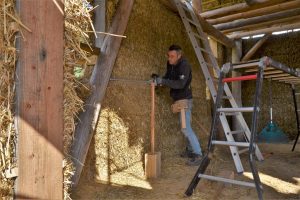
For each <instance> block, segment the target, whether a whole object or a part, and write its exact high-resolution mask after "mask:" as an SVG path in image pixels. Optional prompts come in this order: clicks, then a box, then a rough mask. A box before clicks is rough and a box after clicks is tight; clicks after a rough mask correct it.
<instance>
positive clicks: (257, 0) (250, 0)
mask: <svg viewBox="0 0 300 200" xmlns="http://www.w3.org/2000/svg"><path fill="white" fill-rule="evenodd" d="M245 1H246V3H247V5H249V6H252V5H254V4H257V3H264V2H265V0H245Z"/></svg>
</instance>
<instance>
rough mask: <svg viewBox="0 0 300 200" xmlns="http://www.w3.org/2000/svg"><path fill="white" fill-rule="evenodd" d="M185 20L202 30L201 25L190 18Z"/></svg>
mask: <svg viewBox="0 0 300 200" xmlns="http://www.w3.org/2000/svg"><path fill="white" fill-rule="evenodd" d="M185 20H186V21H188V22H189V23H191V24H193V25H194V26H196V27H199V28H201V26H200V24H199V23H197V22H195V21H193V20H191V19H189V18H185Z"/></svg>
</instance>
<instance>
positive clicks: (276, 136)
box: [258, 121, 289, 143]
mask: <svg viewBox="0 0 300 200" xmlns="http://www.w3.org/2000/svg"><path fill="white" fill-rule="evenodd" d="M258 142H266V143H288V142H289V139H288V137H287V136H286V134H285V133H284V132H283V131H282V130H281V129H280V128H279V127H278V126H277V125H276V124H275V123H274V122H272V121H270V122H269V123H268V124H267V126H266V127H265V128H264V129H263V130H262V131H261V132H260V133H259V134H258Z"/></svg>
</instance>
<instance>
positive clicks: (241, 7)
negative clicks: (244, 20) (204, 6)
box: [201, 0, 285, 19]
mask: <svg viewBox="0 0 300 200" xmlns="http://www.w3.org/2000/svg"><path fill="white" fill-rule="evenodd" d="M284 1H285V0H264V3H262V4H258V5H257V6H256V5H255V6H249V5H248V4H247V3H238V4H234V5H232V6H227V7H223V8H218V9H215V10H210V11H206V12H204V13H201V17H203V18H205V19H206V18H216V17H220V16H225V15H228V14H232V13H237V12H243V11H246V10H251V9H257V8H261V7H265V6H269V5H274V4H277V3H280V2H284Z"/></svg>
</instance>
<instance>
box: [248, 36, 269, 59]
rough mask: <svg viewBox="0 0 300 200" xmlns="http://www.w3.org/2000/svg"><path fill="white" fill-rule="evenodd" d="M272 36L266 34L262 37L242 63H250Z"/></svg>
mask: <svg viewBox="0 0 300 200" xmlns="http://www.w3.org/2000/svg"><path fill="white" fill-rule="evenodd" d="M271 35H272V34H270V33H269V34H266V35H265V36H264V37H262V38H261V39H260V40H259V41H258V42H257V43H255V45H254V46H253V47H252V48H251V49H250V50H249V51H248V52H247V53H246V55H245V56H244V57H243V58H242V62H245V61H248V60H249V59H250V58H251V57H252V56H253V55H254V54H255V53H256V52H257V50H258V49H259V48H260V47H261V46H262V45H263V44H264V43H265V42H266V41H267V40H268V39H269V37H270V36H271Z"/></svg>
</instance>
